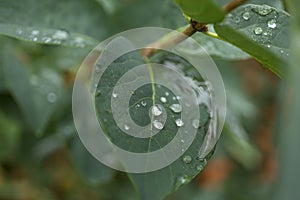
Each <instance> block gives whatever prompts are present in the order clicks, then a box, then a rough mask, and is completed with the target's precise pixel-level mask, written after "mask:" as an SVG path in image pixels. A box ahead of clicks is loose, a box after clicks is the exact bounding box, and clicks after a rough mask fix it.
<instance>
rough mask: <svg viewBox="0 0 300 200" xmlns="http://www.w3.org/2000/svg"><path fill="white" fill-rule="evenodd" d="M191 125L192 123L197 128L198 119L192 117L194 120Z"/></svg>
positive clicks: (198, 124)
mask: <svg viewBox="0 0 300 200" xmlns="http://www.w3.org/2000/svg"><path fill="white" fill-rule="evenodd" d="M192 125H193V127H194V128H199V126H200V121H199V120H198V119H194V120H193V121H192Z"/></svg>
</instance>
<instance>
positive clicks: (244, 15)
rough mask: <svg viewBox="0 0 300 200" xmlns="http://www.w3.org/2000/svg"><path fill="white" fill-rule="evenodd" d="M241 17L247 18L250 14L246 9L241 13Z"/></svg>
mask: <svg viewBox="0 0 300 200" xmlns="http://www.w3.org/2000/svg"><path fill="white" fill-rule="evenodd" d="M242 17H243V19H244V20H249V19H250V17H251V15H250V13H249V12H248V11H246V12H244V13H243V14H242Z"/></svg>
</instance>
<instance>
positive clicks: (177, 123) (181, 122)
mask: <svg viewBox="0 0 300 200" xmlns="http://www.w3.org/2000/svg"><path fill="white" fill-rule="evenodd" d="M175 123H176V125H177V126H178V127H181V126H183V125H184V122H183V121H182V119H176V120H175Z"/></svg>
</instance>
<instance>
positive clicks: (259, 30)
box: [254, 27, 263, 35]
mask: <svg viewBox="0 0 300 200" xmlns="http://www.w3.org/2000/svg"><path fill="white" fill-rule="evenodd" d="M262 32H263V30H262V28H261V27H256V28H255V29H254V33H255V35H260V34H262Z"/></svg>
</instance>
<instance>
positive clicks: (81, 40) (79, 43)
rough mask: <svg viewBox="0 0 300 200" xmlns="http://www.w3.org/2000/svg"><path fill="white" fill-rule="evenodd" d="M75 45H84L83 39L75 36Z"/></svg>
mask: <svg viewBox="0 0 300 200" xmlns="http://www.w3.org/2000/svg"><path fill="white" fill-rule="evenodd" d="M74 42H75V44H76V46H78V47H84V46H85V45H84V43H83V42H84V39H83V38H82V37H76V38H75V40H74Z"/></svg>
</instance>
